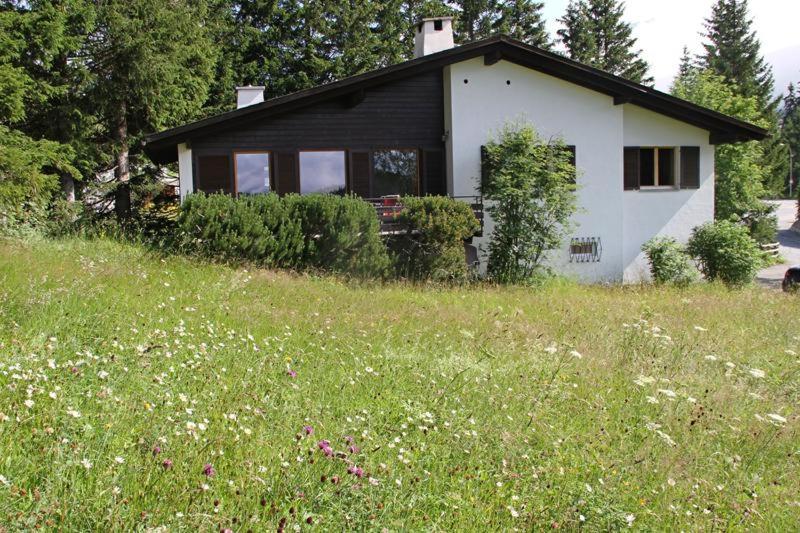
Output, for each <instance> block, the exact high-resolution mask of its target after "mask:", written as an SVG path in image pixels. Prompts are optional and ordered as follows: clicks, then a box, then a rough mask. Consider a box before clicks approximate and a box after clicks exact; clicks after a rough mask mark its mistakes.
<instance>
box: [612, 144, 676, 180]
mask: <svg viewBox="0 0 800 533" xmlns="http://www.w3.org/2000/svg"><path fill="white" fill-rule="evenodd" d="M680 148H681V147H680V146H666V145H652V146H623V149H622V150H623V168H624V158H625V150H627V149H635V150H638V152H639V155H638V164H639V167H638V180H637V185H636V187H635V188H633V189H624V190H625V191H670V190H678V189H680V179H681V176H680ZM642 150H653V185H642V170H641V168H642V167H641V165H642ZM662 150H671V151H672V183H671V184H668V185H663V184H661V183H660V180H659V178H660V175H659V159H660V153H661V151H662Z"/></svg>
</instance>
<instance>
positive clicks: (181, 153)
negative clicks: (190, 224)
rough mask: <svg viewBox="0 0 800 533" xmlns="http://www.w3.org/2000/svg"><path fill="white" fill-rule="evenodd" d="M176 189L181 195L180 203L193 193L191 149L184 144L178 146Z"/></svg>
mask: <svg viewBox="0 0 800 533" xmlns="http://www.w3.org/2000/svg"><path fill="white" fill-rule="evenodd" d="M178 188H179V189H180V193H181V202H183V199H184V198H186V196H187V195H188V194H190V193H192V192H193V191H194V181H193V180H192V149H191V148H189V147H188V146H187V144H186V143H181V144H179V145H178Z"/></svg>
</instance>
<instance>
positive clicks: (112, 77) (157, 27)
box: [84, 0, 217, 219]
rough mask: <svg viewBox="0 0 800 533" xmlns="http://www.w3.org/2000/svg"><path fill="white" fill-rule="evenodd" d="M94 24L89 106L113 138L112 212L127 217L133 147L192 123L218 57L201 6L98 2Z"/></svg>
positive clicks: (154, 0)
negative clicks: (161, 132)
mask: <svg viewBox="0 0 800 533" xmlns="http://www.w3.org/2000/svg"><path fill="white" fill-rule="evenodd" d="M95 2H96V4H95V5H96V10H97V24H96V27H95V30H94V31H93V32H92V34H91V35H90V36H89V39H88V41H87V44H86V47H85V50H84V56H85V58H86V61H87V64H88V69H89V71H90V73H91V75H92V77H93V79H92V83H91V85H90V87H89V88H88V99H87V103H88V104H89V105H90V106H91V107H92V109H93V110H94V111H95V113H96V114H97V116H98V118H99V123H100V125H101V127H102V129H103V133H102V137H103V138H105V139H110V143H109V145H108V149H109V151H110V152H111V153H112V154H113V158H114V161H113V168H114V177H115V181H116V183H117V189H116V196H115V210H116V212H117V215H118V216H119V217H120V218H121V219H125V218H127V217H128V216H129V215H130V186H129V182H130V177H131V161H130V148H131V146H134V145H135V144H136V143H137V142H138V141H139V140H140V138H141V136H142V135H143V134H144V133H146V132H151V131H158V130H160V129H163V128H165V127H169V126H174V125H179V124H181V123H183V122H186V121H188V120H190V119H192V118H195V117H196V116H197V115H198V114H199V111H200V108H201V107H202V105H203V103H204V102H205V101H206V98H207V96H208V89H209V85H210V81H209V80H210V79H211V77H212V75H213V67H214V64H215V61H216V58H217V50H216V48H215V47H214V45H213V44H212V42H211V40H210V35H209V30H208V27H207V26H206V25H205V24H204V22H205V21H206V19H207V16H208V12H207V5H206V4H205V3H204V2H202V1H199V0H198V1H194V2H191V3H189V2H169V3H165V2H162V1H161V0H104V1H100V0H95Z"/></svg>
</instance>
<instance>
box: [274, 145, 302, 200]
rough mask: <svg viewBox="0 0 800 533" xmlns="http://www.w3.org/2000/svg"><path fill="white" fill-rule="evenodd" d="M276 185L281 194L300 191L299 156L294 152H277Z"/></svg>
mask: <svg viewBox="0 0 800 533" xmlns="http://www.w3.org/2000/svg"><path fill="white" fill-rule="evenodd" d="M275 187H276V189H277V192H278V194H280V195H281V196H283V195H284V194H289V193H293V192H296V193H299V192H300V181H299V180H298V177H297V156H296V155H295V154H294V153H291V152H278V153H276V154H275Z"/></svg>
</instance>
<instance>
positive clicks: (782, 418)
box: [767, 413, 786, 424]
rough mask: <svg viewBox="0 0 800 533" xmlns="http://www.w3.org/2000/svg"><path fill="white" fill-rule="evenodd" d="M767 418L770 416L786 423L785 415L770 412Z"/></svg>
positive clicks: (780, 422)
mask: <svg viewBox="0 0 800 533" xmlns="http://www.w3.org/2000/svg"><path fill="white" fill-rule="evenodd" d="M767 418H770V419H772V420H774V421H775V422H777V423H779V424H785V423H786V419H785V418H784V417H782V416H781V415H779V414H775V413H770V414H768V415H767Z"/></svg>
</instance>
